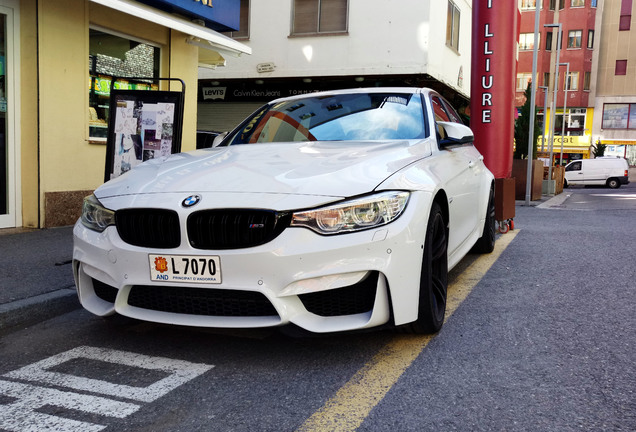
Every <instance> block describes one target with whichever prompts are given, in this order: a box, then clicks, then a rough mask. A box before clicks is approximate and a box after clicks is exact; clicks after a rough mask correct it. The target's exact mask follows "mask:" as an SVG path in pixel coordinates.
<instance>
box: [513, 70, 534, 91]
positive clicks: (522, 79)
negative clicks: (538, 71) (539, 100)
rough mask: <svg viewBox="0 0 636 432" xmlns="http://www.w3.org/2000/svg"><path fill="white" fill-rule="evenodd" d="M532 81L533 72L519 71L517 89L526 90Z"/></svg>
mask: <svg viewBox="0 0 636 432" xmlns="http://www.w3.org/2000/svg"><path fill="white" fill-rule="evenodd" d="M531 81H532V74H531V73H518V74H517V87H516V88H517V91H518V92H524V91H526V89H527V88H528V84H529V83H530V82H531Z"/></svg>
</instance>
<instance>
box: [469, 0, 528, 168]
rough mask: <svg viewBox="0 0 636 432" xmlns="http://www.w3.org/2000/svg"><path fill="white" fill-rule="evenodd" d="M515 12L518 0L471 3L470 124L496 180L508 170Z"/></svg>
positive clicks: (512, 105) (511, 131) (490, 0)
mask: <svg viewBox="0 0 636 432" xmlns="http://www.w3.org/2000/svg"><path fill="white" fill-rule="evenodd" d="M517 14H518V9H517V2H513V1H509V0H475V1H474V2H473V40H472V70H471V105H470V111H471V113H472V115H471V120H470V126H471V128H472V129H473V132H474V133H475V145H476V146H477V148H478V149H479V151H480V152H481V153H482V154H483V155H484V162H485V163H486V166H487V167H488V168H489V169H490V170H491V171H492V172H493V174H494V175H495V178H508V177H510V174H511V172H512V152H513V135H514V113H515V106H514V102H515V61H516V60H515V59H516V40H517V38H516V37H511V35H517V33H518V32H517V26H516V22H517Z"/></svg>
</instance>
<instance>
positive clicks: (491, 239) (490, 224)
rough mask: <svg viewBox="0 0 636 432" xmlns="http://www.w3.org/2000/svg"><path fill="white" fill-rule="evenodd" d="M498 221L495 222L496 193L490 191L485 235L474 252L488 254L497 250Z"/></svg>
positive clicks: (476, 245) (479, 240) (474, 247)
mask: <svg viewBox="0 0 636 432" xmlns="http://www.w3.org/2000/svg"><path fill="white" fill-rule="evenodd" d="M496 225H497V221H496V220H495V191H494V190H493V189H490V195H489V196H488V208H487V209H486V220H485V221H484V233H483V234H482V235H481V237H480V238H479V239H478V240H477V243H475V246H473V252H476V253H482V254H487V253H491V252H492V251H493V250H495V240H496V235H497V226H496Z"/></svg>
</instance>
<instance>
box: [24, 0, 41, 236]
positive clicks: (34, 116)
mask: <svg viewBox="0 0 636 432" xmlns="http://www.w3.org/2000/svg"><path fill="white" fill-rule="evenodd" d="M35 3H36V0H22V1H21V2H20V30H21V31H20V90H19V94H20V118H21V122H20V168H21V177H20V182H21V186H22V196H21V200H22V226H25V227H31V228H36V227H38V226H39V222H38V209H39V203H38V201H39V197H38V175H37V174H38V129H37V122H38V86H37V78H38V73H37V36H36V35H37V31H36V22H37V21H36V18H35V7H36V6H35Z"/></svg>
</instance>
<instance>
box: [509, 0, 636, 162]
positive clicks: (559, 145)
mask: <svg viewBox="0 0 636 432" xmlns="http://www.w3.org/2000/svg"><path fill="white" fill-rule="evenodd" d="M633 3H634V0H543V1H542V2H540V5H539V7H540V27H539V42H538V62H537V86H538V89H537V93H536V105H537V106H536V111H537V116H538V118H539V123H540V125H541V136H540V137H539V141H538V143H537V148H538V157H540V158H542V159H544V160H545V163H546V164H547V163H548V161H549V160H550V154H552V157H553V159H552V161H553V163H554V164H560V163H563V164H565V163H567V162H569V161H571V160H576V159H581V158H590V157H594V146H596V145H597V144H598V143H601V144H605V145H607V146H608V148H607V151H606V154H611V155H617V156H622V157H626V158H627V159H628V160H629V163H630V165H636V155H635V154H634V153H635V150H636V146H635V145H636V105H632V104H634V101H635V100H636V98H635V95H636V64H632V65H631V66H629V61H628V60H629V59H630V56H631V58H634V52H633V47H634V46H636V44H635V43H636V34H635V33H634V32H633V31H632V30H631V28H632V27H633V25H632V24H631V23H632V17H631V11H632V7H633ZM535 6H536V0H521V24H520V30H521V31H520V36H519V56H518V57H519V58H518V68H517V85H516V95H517V101H516V105H517V107H520V106H521V105H523V103H524V102H525V96H524V92H525V90H526V87H527V85H528V83H529V82H530V81H531V79H532V55H533V50H534V20H535ZM558 25H560V26H561V27H560V31H561V33H560V35H559V27H557V26H558ZM559 37H560V40H561V44H560V49H557V43H558V40H559ZM557 57H558V60H557ZM557 61H558V63H559V67H558V83H557V84H556V105H555V106H556V109H555V110H554V115H553V113H552V106H553V104H554V100H555V99H554V90H555V83H554V79H555V76H556V70H557ZM632 106H633V107H634V108H633V109H634V113H633V114H631V112H632V110H631V108H632ZM630 116H633V117H632V118H633V119H634V120H633V121H632V122H631V123H630V122H629V119H630ZM551 118H553V119H554V128H553V129H552V128H551V127H550V125H551V123H550V122H551ZM552 130H553V132H551V131H552ZM552 133H553V134H554V141H551V140H550V136H551V134H552ZM551 143H552V148H551V147H550V145H551ZM551 150H552V151H551Z"/></svg>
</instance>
